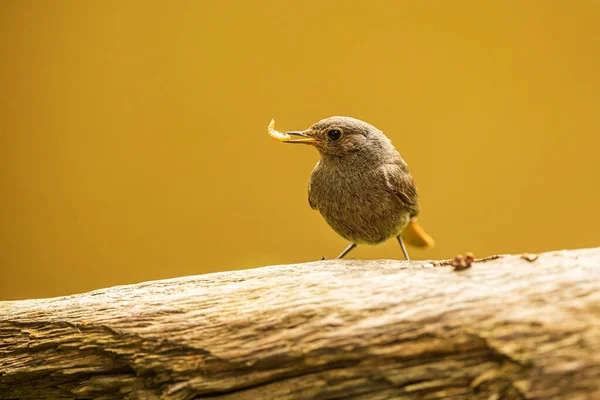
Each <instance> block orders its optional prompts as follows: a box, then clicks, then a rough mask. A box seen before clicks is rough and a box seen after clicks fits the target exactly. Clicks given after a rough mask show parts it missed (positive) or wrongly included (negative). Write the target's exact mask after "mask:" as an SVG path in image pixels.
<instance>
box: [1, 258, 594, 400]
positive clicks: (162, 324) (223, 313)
mask: <svg viewBox="0 0 600 400" xmlns="http://www.w3.org/2000/svg"><path fill="white" fill-rule="evenodd" d="M533 258H535V257H530V259H533ZM599 278H600V249H584V250H575V251H559V252H550V253H544V254H541V255H540V256H539V258H537V259H536V260H533V261H528V260H526V259H524V258H522V257H520V256H502V257H499V258H497V259H494V260H488V261H485V262H477V261H476V262H475V263H473V265H472V266H471V268H467V269H465V270H462V271H456V270H455V269H454V268H452V267H451V266H449V265H448V263H443V262H442V263H436V262H423V261H413V262H403V261H391V260H383V261H358V260H348V261H333V260H332V261H319V262H312V263H306V264H298V265H280V266H272V267H264V268H257V269H251V270H245V271H233V272H223V273H215V274H208V275H201V276H193V277H185V278H178V279H170V280H162V281H154V282H145V283H140V284H136V285H127V286H117V287H112V288H107V289H102V290H96V291H93V292H90V293H85V294H79V295H74V296H68V297H60V298H53V299H43V300H26V301H12V302H0V399H51V398H78V399H81V398H85V399H175V400H179V399H181V400H183V399H201V398H202V399H241V400H244V399H252V400H254V399H278V400H283V399H442V398H443V399H486V400H489V399H492V400H493V399H569V400H573V399H600V279H599Z"/></svg>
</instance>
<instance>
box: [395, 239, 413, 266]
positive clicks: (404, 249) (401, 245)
mask: <svg viewBox="0 0 600 400" xmlns="http://www.w3.org/2000/svg"><path fill="white" fill-rule="evenodd" d="M397 239H398V243H400V247H402V252H403V253H404V258H406V261H410V258H408V252H407V251H406V247H404V241H403V240H402V236H400V235H398V236H397Z"/></svg>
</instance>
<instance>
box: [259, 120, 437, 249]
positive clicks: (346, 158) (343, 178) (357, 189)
mask: <svg viewBox="0 0 600 400" xmlns="http://www.w3.org/2000/svg"><path fill="white" fill-rule="evenodd" d="M274 124H275V122H274V121H273V120H272V121H271V124H270V125H269V135H270V136H271V137H272V138H273V139H276V140H278V141H281V142H284V143H289V144H305V145H310V146H313V147H314V148H316V149H317V150H318V152H319V154H320V159H319V161H318V162H317V164H316V165H315V167H314V169H313V170H312V173H311V176H310V180H309V184H308V203H309V205H310V207H311V208H312V209H314V210H318V211H319V212H320V213H321V215H322V216H323V218H324V219H325V221H326V222H327V224H328V225H329V226H330V227H331V228H332V229H333V230H334V231H335V232H336V233H337V234H338V235H340V236H341V237H342V238H344V239H345V240H347V241H348V242H350V243H349V245H348V246H347V247H346V248H345V249H344V250H343V251H342V252H341V253H340V254H339V255H338V257H337V258H338V259H341V258H343V257H344V256H346V255H347V254H348V253H349V252H350V251H351V250H352V249H354V248H355V247H356V246H357V245H363V244H367V245H373V244H379V243H382V242H384V241H386V240H388V239H390V238H392V237H396V238H397V240H398V242H399V244H400V247H401V249H402V253H403V255H404V258H405V259H406V260H410V258H409V256H408V252H407V251H406V247H405V245H404V240H403V238H404V239H405V240H406V242H407V243H408V244H410V245H413V246H416V247H433V245H434V243H435V242H434V240H433V239H432V238H431V236H429V235H428V234H427V233H426V232H425V230H424V229H423V228H422V227H421V226H420V225H419V223H418V222H417V217H418V215H419V196H418V192H417V187H416V185H415V182H414V180H413V178H412V176H411V174H410V171H409V169H408V165H407V163H406V162H405V161H404V159H403V158H402V157H401V156H400V153H399V152H398V151H397V150H396V148H395V147H394V146H393V144H392V142H391V140H390V139H389V138H388V137H387V136H386V135H385V134H384V133H383V132H382V131H381V130H379V129H377V128H376V127H374V126H373V125H371V124H369V123H367V122H365V121H362V120H359V119H356V118H352V117H345V116H333V117H328V118H325V119H322V120H320V121H318V122H316V123H315V124H313V125H312V126H310V127H309V128H308V129H305V130H303V131H289V132H283V133H282V132H278V131H275V129H274Z"/></svg>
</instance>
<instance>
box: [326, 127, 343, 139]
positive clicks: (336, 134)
mask: <svg viewBox="0 0 600 400" xmlns="http://www.w3.org/2000/svg"><path fill="white" fill-rule="evenodd" d="M327 137H328V138H329V139H331V140H338V139H339V138H341V137H342V131H340V130H339V129H330V130H328V131H327Z"/></svg>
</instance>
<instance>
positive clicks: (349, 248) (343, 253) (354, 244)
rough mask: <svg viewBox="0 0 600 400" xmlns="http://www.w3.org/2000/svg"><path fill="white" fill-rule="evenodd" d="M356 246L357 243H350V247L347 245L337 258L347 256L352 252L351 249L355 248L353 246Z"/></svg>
mask: <svg viewBox="0 0 600 400" xmlns="http://www.w3.org/2000/svg"><path fill="white" fill-rule="evenodd" d="M355 247H356V243H350V244H349V245H348V247H346V248H345V249H344V251H342V252H341V253H340V255H339V256H337V258H338V259H340V258H344V256H345V255H346V254H348V253H350V250H352V249H353V248H355Z"/></svg>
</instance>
